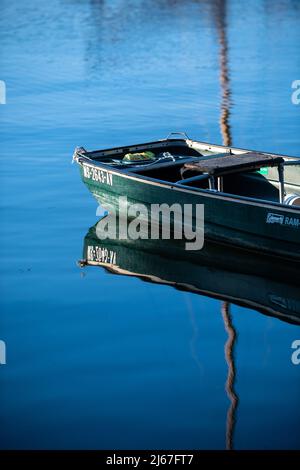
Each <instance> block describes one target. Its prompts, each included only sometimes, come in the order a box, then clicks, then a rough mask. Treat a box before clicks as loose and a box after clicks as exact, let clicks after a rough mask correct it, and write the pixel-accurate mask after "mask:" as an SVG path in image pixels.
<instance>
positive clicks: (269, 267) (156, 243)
mask: <svg viewBox="0 0 300 470" xmlns="http://www.w3.org/2000/svg"><path fill="white" fill-rule="evenodd" d="M98 222H99V221H98ZM98 222H97V223H96V224H95V225H94V226H92V227H91V228H90V229H89V230H88V232H87V234H86V236H85V238H84V246H83V259H82V260H80V261H79V265H80V266H81V267H84V266H101V267H103V268H105V269H106V270H107V271H109V272H111V273H114V274H121V275H127V276H135V277H138V278H140V279H142V280H143V281H148V282H154V283H159V284H166V285H170V286H172V287H174V288H176V289H180V290H184V291H189V292H194V293H197V294H201V295H205V296H209V297H213V298H216V299H220V300H223V301H228V302H232V303H234V304H237V305H241V306H244V307H248V308H251V309H255V310H257V311H259V312H261V313H264V314H266V315H270V316H273V317H276V318H279V319H280V320H283V321H286V322H290V323H296V324H300V276H299V273H300V263H299V262H297V261H291V260H284V259H280V260H279V259H278V258H273V257H271V256H269V257H268V256H264V257H260V256H259V255H257V256H255V255H253V253H252V252H247V251H245V250H241V249H237V248H234V247H228V246H226V247H224V246H222V245H220V244H215V243H211V242H205V243H204V247H203V249H202V250H200V251H186V250H185V243H184V240H173V239H171V240H162V239H159V240H151V239H147V240H142V239H138V240H130V239H126V240H121V239H116V240H112V239H106V240H101V239H100V238H99V237H98V235H97V233H98V232H97V224H98Z"/></svg>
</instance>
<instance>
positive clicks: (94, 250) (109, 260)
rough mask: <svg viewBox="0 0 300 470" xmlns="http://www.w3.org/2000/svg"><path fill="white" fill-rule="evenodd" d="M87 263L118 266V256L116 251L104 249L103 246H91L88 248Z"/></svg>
mask: <svg viewBox="0 0 300 470" xmlns="http://www.w3.org/2000/svg"><path fill="white" fill-rule="evenodd" d="M87 261H92V262H94V263H105V264H116V262H117V254H116V252H115V251H113V250H108V249H107V248H102V247H101V246H92V245H89V246H88V247H87Z"/></svg>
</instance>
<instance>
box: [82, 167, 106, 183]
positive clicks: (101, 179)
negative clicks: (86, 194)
mask: <svg viewBox="0 0 300 470" xmlns="http://www.w3.org/2000/svg"><path fill="white" fill-rule="evenodd" d="M83 176H84V177H85V178H88V179H91V180H92V181H97V182H98V183H103V184H107V185H108V186H112V185H113V177H112V174H111V173H109V172H108V171H106V170H100V169H99V168H94V167H91V166H87V165H83Z"/></svg>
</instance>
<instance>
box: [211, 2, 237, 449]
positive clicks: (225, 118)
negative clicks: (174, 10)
mask: <svg viewBox="0 0 300 470" xmlns="http://www.w3.org/2000/svg"><path fill="white" fill-rule="evenodd" d="M226 3H227V2H226V0H215V4H214V5H215V19H216V25H217V32H218V39H219V45H220V58H219V63H220V84H221V92H222V95H221V96H222V98H221V115H220V121H219V122H220V131H221V135H222V141H223V145H225V146H226V147H231V145H232V135H231V128H230V122H229V120H230V107H231V92H230V78H229V68H228V40H227V35H226V6H227V5H226ZM221 311H222V316H223V321H224V325H225V330H226V332H227V335H228V338H227V342H226V344H225V348H224V349H225V358H226V362H227V365H228V374H227V380H226V384H225V389H226V393H227V396H228V398H229V400H230V406H229V409H228V411H227V420H226V449H228V450H231V449H233V447H234V441H233V439H234V428H235V424H236V411H237V406H238V396H237V394H236V393H235V389H234V385H235V378H236V369H235V364H234V347H235V341H236V337H237V334H236V331H235V328H234V326H233V323H232V318H231V314H230V304H229V303H228V302H223V303H222V306H221Z"/></svg>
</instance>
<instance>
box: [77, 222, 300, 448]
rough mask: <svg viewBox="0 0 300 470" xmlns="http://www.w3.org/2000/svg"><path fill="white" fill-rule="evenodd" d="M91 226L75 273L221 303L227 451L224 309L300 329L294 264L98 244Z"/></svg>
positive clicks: (230, 339)
mask: <svg viewBox="0 0 300 470" xmlns="http://www.w3.org/2000/svg"><path fill="white" fill-rule="evenodd" d="M102 220H103V218H102ZM97 224H98V222H97V223H96V224H95V225H94V226H93V227H91V228H90V229H89V231H88V233H87V234H86V236H85V238H84V247H83V258H82V259H81V260H80V261H79V265H80V266H81V267H84V266H100V267H102V268H104V269H106V270H107V271H109V272H111V273H114V274H121V275H127V276H135V277H138V278H140V279H142V280H143V281H148V282H154V283H159V284H166V285H169V286H173V287H174V288H176V289H180V290H184V291H188V292H193V293H195V294H200V295H204V296H209V297H213V298H216V299H219V300H221V301H222V302H221V305H220V309H221V313H222V316H223V320H224V325H225V329H226V332H227V341H226V344H225V347H224V351H225V359H226V363H227V366H228V373H227V379H226V383H225V390H226V393H227V396H228V398H229V401H230V404H229V408H228V412H227V422H226V448H227V449H233V448H234V428H235V423H236V413H237V406H238V395H237V392H236V390H235V380H236V367H235V361H234V347H235V341H236V337H237V333H236V331H235V328H234V327H233V325H232V320H231V314H230V303H234V304H237V305H239V306H243V307H247V308H251V309H255V310H257V311H258V312H261V313H263V314H266V315H270V316H273V317H276V318H278V319H280V320H282V321H285V322H289V323H294V324H300V295H299V293H300V289H299V287H300V276H299V270H300V266H299V262H293V261H291V260H290V259H289V260H288V261H286V262H285V261H284V259H282V258H280V259H279V258H272V257H270V256H263V257H262V256H260V255H257V256H255V254H253V252H251V253H250V252H246V251H244V250H238V249H236V248H234V247H232V248H231V247H228V246H226V247H224V246H221V245H216V244H212V243H207V242H205V243H204V247H203V249H202V250H200V251H186V250H185V243H184V240H172V239H171V240H151V239H138V240H130V239H126V240H120V239H117V240H111V239H106V240H101V239H100V238H98V234H99V231H98V230H97ZM102 233H103V232H102ZM229 302H230V303H229Z"/></svg>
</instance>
